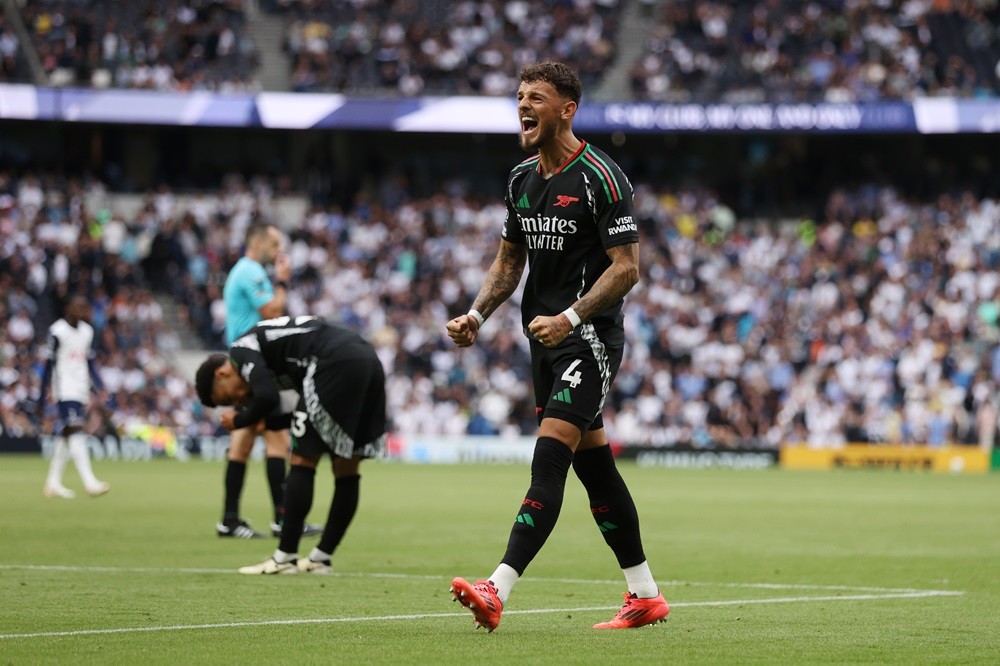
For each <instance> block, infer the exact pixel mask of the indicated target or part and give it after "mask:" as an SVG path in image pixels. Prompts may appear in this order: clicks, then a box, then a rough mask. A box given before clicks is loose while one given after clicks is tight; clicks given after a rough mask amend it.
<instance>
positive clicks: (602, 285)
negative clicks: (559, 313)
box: [573, 243, 639, 321]
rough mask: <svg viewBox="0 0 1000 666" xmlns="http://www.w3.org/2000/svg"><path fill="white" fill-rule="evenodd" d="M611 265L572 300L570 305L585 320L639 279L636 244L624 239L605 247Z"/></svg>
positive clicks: (615, 300) (613, 300)
mask: <svg viewBox="0 0 1000 666" xmlns="http://www.w3.org/2000/svg"><path fill="white" fill-rule="evenodd" d="M608 256H609V257H611V265H610V266H608V269H607V270H606V271H604V273H602V274H601V277H599V278H597V282H595V283H594V286H593V287H591V288H590V291H588V292H587V293H586V294H584V295H583V296H581V297H580V300H578V301H577V302H576V303H574V304H573V309H574V310H576V313H577V314H578V315H580V319H582V320H583V321H586V320H587V319H590V318H591V317H593V316H594V315H596V314H600V313H601V312H604V311H605V310H607V309H608V308H609V307H611V306H612V305H614V304H615V303H617V302H618V301H619V300H621V299H622V298H624V297H625V294H627V293H628V292H629V291H631V290H632V287H634V286H635V285H636V283H637V282H638V281H639V244H638V243H628V244H626V245H616V246H615V247H612V248H609V249H608Z"/></svg>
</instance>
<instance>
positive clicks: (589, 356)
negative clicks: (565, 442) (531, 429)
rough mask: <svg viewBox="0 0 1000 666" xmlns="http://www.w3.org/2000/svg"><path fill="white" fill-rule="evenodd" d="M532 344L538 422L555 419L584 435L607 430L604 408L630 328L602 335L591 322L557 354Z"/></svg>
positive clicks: (540, 344)
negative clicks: (573, 427) (577, 429)
mask: <svg viewBox="0 0 1000 666" xmlns="http://www.w3.org/2000/svg"><path fill="white" fill-rule="evenodd" d="M529 340H530V342H531V378H532V381H533V383H534V387H535V413H536V414H537V416H538V423H539V424H541V422H542V419H543V418H549V417H551V418H557V419H562V420H563V421H568V422H570V423H572V424H573V425H575V426H576V427H578V428H579V429H580V432H581V433H586V432H587V431H588V430H598V429H600V428H603V427H604V419H603V418H602V417H601V409H603V407H604V400H605V398H607V396H608V393H609V391H610V390H611V383H612V382H613V381H614V379H615V375H617V374H618V367H619V366H620V365H621V362H622V354H623V352H624V349H625V332H624V329H622V328H621V327H611V328H605V329H601V330H598V329H596V328H595V327H594V326H593V325H592V324H590V323H589V322H587V323H584V324H581V325H580V326H578V327H577V328H576V329H575V330H574V331H573V332H572V333H571V334H570V335H569V337H567V338H566V339H565V340H563V342H562V343H561V344H559V346H557V347H553V348H552V349H549V348H547V347H545V345H543V344H542V343H540V342H538V341H537V340H535V339H534V338H531V337H530V336H529Z"/></svg>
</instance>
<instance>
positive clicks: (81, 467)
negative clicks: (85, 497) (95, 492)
mask: <svg viewBox="0 0 1000 666" xmlns="http://www.w3.org/2000/svg"><path fill="white" fill-rule="evenodd" d="M69 455H70V456H72V457H73V464H74V465H76V471H77V473H78V474H79V475H80V480H81V481H83V487H84V488H93V487H95V486H97V485H99V484H100V483H101V482H100V481H98V480H97V477H96V476H94V470H92V469H91V468H90V451H89V450H88V449H87V435H86V434H84V433H82V432H74V433H73V434H72V435H70V436H69Z"/></svg>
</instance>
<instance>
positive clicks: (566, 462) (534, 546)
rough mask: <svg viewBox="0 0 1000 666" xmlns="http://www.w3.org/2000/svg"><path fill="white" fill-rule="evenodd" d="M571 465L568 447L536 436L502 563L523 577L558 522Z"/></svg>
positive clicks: (571, 453) (571, 458)
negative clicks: (528, 481) (524, 492)
mask: <svg viewBox="0 0 1000 666" xmlns="http://www.w3.org/2000/svg"><path fill="white" fill-rule="evenodd" d="M572 463H573V452H572V451H571V450H570V449H569V447H568V446H566V445H565V444H563V443H562V442H560V441H559V440H557V439H553V438H551V437H539V438H538V442H537V443H536V444H535V453H534V455H533V456H532V458H531V487H530V488H528V494H527V495H526V496H525V498H524V501H523V502H522V503H521V508H520V509H519V510H518V512H517V518H516V519H515V522H514V527H513V528H512V529H511V531H510V538H509V539H508V540H507V552H506V553H504V556H503V559H502V560H501V562H503V563H504V564H506V565H508V566H511V567H513V568H514V569H515V570H516V571H517V572H518V573H519V574H523V573H524V570H525V569H526V568H527V567H528V564H529V563H530V562H531V560H532V559H534V557H535V555H537V554H538V551H539V550H541V549H542V546H543V545H544V544H545V540H546V539H548V538H549V534H551V533H552V529H553V528H554V527H555V526H556V521H557V520H559V509H560V508H561V507H562V500H563V490H564V489H565V487H566V475H567V474H569V466H570V465H571V464H572Z"/></svg>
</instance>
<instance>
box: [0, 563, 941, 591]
mask: <svg viewBox="0 0 1000 666" xmlns="http://www.w3.org/2000/svg"><path fill="white" fill-rule="evenodd" d="M0 570H22V571H67V572H78V573H113V574H119V573H156V574H160V573H162V574H178V573H185V574H198V573H203V574H235V573H238V572H237V571H236V569H235V568H233V569H221V568H199V567H179V568H175V567H83V566H63V565H57V564H0ZM332 575H333V576H341V577H351V578H396V579H401V580H447V578H446V577H444V576H440V575H435V574H406V573H379V572H343V571H337V572H333V574H332ZM525 580H531V581H535V582H539V583H565V584H570V585H622V581H621V580H602V579H592V578H535V577H534V576H527V577H525ZM659 584H660V585H662V586H664V587H732V588H748V589H760V590H816V591H821V590H829V591H843V592H891V593H907V594H908V593H915V592H920V593H923V592H941V593H944V594H952V592H951V591H949V590H928V589H921V588H915V587H870V586H860V585H810V584H805V583H724V582H713V581H696V580H664V581H659Z"/></svg>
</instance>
